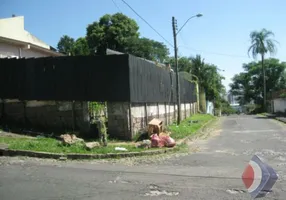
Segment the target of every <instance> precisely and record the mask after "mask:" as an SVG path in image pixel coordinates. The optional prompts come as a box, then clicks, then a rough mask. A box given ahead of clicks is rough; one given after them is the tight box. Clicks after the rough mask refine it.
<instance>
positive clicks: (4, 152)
mask: <svg viewBox="0 0 286 200" xmlns="http://www.w3.org/2000/svg"><path fill="white" fill-rule="evenodd" d="M215 120H217V118H214V119H212V120H210V121H208V122H206V123H205V124H204V125H202V127H201V128H200V129H199V130H198V131H197V132H200V131H202V130H203V129H204V128H205V127H206V126H207V125H208V124H210V123H211V122H213V121H215ZM195 136H196V134H193V135H191V136H188V137H186V138H184V139H182V140H180V141H178V142H177V145H181V144H185V143H186V141H187V140H189V139H191V138H193V137H195ZM176 149H177V146H175V147H174V148H167V149H156V150H146V151H141V152H124V153H107V154H78V153H68V154H63V153H48V152H39V151H28V150H12V149H8V146H0V156H11V157H12V156H26V157H36V158H51V159H62V160H65V159H70V160H84V159H107V158H124V157H125V158H126V157H135V156H147V155H158V154H164V153H168V152H172V151H175V150H176Z"/></svg>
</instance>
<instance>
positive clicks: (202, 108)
mask: <svg viewBox="0 0 286 200" xmlns="http://www.w3.org/2000/svg"><path fill="white" fill-rule="evenodd" d="M199 93H200V94H199V97H200V105H199V106H200V111H201V112H202V113H206V111H207V108H206V107H207V104H206V94H205V90H204V88H203V87H200V89H199Z"/></svg>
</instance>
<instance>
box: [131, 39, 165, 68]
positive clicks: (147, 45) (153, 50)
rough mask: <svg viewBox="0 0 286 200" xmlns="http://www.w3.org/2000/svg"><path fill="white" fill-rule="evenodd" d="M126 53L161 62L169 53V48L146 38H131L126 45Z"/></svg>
mask: <svg viewBox="0 0 286 200" xmlns="http://www.w3.org/2000/svg"><path fill="white" fill-rule="evenodd" d="M126 53H130V54H133V55H135V56H138V57H141V58H145V59H147V60H152V61H157V62H160V63H163V62H165V61H166V59H167V58H168V55H169V49H168V48H167V46H166V45H164V43H161V42H157V41H155V40H151V39H148V38H145V37H143V38H133V39H132V40H130V41H129V43H128V45H127V46H126Z"/></svg>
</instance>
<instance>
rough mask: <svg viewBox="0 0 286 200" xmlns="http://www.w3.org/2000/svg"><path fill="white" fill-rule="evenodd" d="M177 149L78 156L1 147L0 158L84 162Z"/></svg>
mask: <svg viewBox="0 0 286 200" xmlns="http://www.w3.org/2000/svg"><path fill="white" fill-rule="evenodd" d="M175 150H176V147H174V148H170V149H158V150H147V151H142V152H124V153H107V154H76V153H69V154H63V153H47V152H38V151H27V150H12V149H8V148H5V147H4V148H1V147H0V156H11V157H12V156H26V157H36V158H51V159H71V160H84V159H106V158H124V157H135V156H146V155H156V154H164V153H167V152H172V151H175Z"/></svg>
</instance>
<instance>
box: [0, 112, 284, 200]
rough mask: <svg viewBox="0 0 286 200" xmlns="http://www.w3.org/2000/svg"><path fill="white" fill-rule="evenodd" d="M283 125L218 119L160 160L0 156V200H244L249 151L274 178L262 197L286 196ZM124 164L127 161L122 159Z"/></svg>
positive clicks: (243, 118) (247, 119)
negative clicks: (187, 149)
mask: <svg viewBox="0 0 286 200" xmlns="http://www.w3.org/2000/svg"><path fill="white" fill-rule="evenodd" d="M285 135H286V126H285V125H282V124H281V123H278V122H276V121H273V120H269V119H265V118H258V117H257V116H231V117H227V118H224V119H223V121H222V125H221V128H220V130H217V131H215V132H213V133H212V137H210V138H209V139H208V140H197V141H195V142H193V143H191V144H190V145H191V147H192V148H193V149H197V150H198V152H196V153H192V154H190V155H186V156H179V157H175V158H171V159H168V160H165V161H164V162H160V163H156V162H155V163H151V164H141V165H135V166H128V165H126V164H124V163H121V164H120V163H110V162H107V163H102V162H90V163H87V162H84V163H83V162H67V163H64V162H53V161H41V162H39V161H37V160H31V159H28V160H23V159H17V158H13V159H11V158H0V162H1V163H2V164H1V166H0V177H1V179H0V199H1V200H8V199H9V200H14V199H21V200H26V199H27V200H28V199H29V200H31V199H81V200H83V199H126V200H128V199H130V200H131V199H132V200H133V199H208V200H212V199H213V200H217V199H220V200H223V199H227V200H229V199H250V197H249V195H248V194H247V193H246V190H245V188H244V186H243V184H242V181H241V178H240V177H241V174H242V171H243V170H244V168H245V166H246V164H247V163H248V161H249V159H250V158H251V157H252V155H253V154H255V153H256V154H257V155H260V156H262V157H263V158H265V159H266V160H267V161H268V163H269V164H270V165H271V166H273V167H274V168H275V170H276V171H277V172H278V173H279V175H280V177H279V181H278V182H277V184H276V185H275V186H274V188H273V192H272V193H271V194H269V195H268V196H267V197H266V198H265V199H281V200H282V199H283V200H284V199H286V192H285V189H286V183H285V179H286V137H285ZM126 162H127V160H126Z"/></svg>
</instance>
